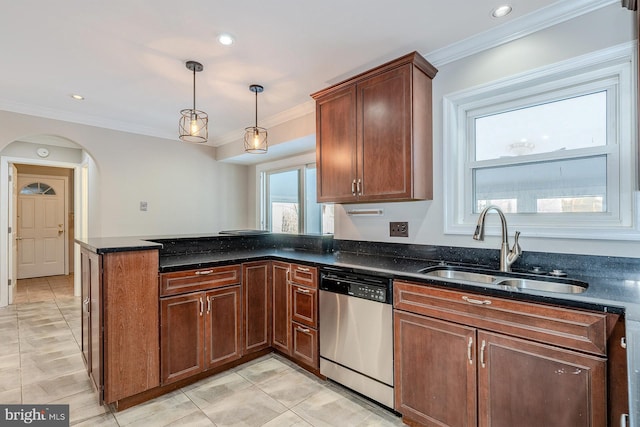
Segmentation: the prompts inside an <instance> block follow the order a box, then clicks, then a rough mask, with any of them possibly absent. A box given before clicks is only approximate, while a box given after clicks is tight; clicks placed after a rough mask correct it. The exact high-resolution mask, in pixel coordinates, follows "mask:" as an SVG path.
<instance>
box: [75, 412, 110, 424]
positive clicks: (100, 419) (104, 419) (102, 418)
mask: <svg viewBox="0 0 640 427" xmlns="http://www.w3.org/2000/svg"><path fill="white" fill-rule="evenodd" d="M71 425H72V426H74V427H119V425H118V422H117V421H116V419H115V417H114V416H113V414H111V413H107V414H102V415H98V416H96V417H93V418H89V419H87V420H84V421H80V422H78V423H77V424H74V423H71Z"/></svg>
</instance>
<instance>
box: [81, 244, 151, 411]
mask: <svg viewBox="0 0 640 427" xmlns="http://www.w3.org/2000/svg"><path fill="white" fill-rule="evenodd" d="M80 255H81V270H82V272H81V274H82V288H81V289H82V317H81V321H82V325H81V330H82V343H81V347H82V355H83V359H84V361H85V364H86V367H87V372H88V374H89V377H90V378H91V380H92V382H93V383H94V385H95V387H96V389H97V390H98V393H99V400H100V402H101V403H114V404H116V406H117V402H118V401H119V400H121V399H125V398H128V397H131V396H134V395H136V394H139V393H142V392H144V391H147V390H150V389H152V388H155V387H157V386H158V385H159V384H160V368H159V359H160V358H159V352H160V348H159V347H160V346H159V342H158V334H157V333H150V331H157V330H158V324H159V319H158V307H157V304H158V250H157V249H153V250H136V251H121V252H107V253H100V254H99V253H96V252H93V251H91V250H89V249H87V248H84V247H83V248H82V249H81V254H80Z"/></svg>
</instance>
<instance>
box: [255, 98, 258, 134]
mask: <svg viewBox="0 0 640 427" xmlns="http://www.w3.org/2000/svg"><path fill="white" fill-rule="evenodd" d="M255 94H256V129H258V91H257V90H256V92H255Z"/></svg>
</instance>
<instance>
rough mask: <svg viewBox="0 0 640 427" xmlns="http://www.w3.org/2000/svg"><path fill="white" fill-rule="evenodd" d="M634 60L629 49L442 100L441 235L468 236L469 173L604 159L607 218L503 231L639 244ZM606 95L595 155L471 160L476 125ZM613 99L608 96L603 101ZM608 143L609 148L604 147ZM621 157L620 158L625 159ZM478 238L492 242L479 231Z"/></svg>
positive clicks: (540, 217)
mask: <svg viewBox="0 0 640 427" xmlns="http://www.w3.org/2000/svg"><path fill="white" fill-rule="evenodd" d="M636 62H637V58H636V49H635V43H625V44H623V45H619V46H614V47H612V48H609V49H605V50H602V51H598V52H594V53H590V54H587V55H583V56H580V57H577V58H573V59H569V60H566V61H563V62H560V63H557V64H552V65H549V66H545V67H541V68H538V69H535V70H531V71H528V72H525V73H521V74H518V75H515V76H510V77H507V78H504V79H501V80H498V81H495V82H492V83H489V84H485V85H481V86H478V87H474V88H470V89H466V90H462V91H459V92H455V93H452V94H449V95H445V96H444V97H443V157H444V162H443V182H444V183H445V184H444V190H445V191H444V195H443V197H444V218H445V221H444V223H445V230H444V231H445V234H469V233H472V232H473V227H475V225H476V222H477V218H478V213H473V211H474V206H473V204H474V203H475V199H476V197H475V194H474V192H473V191H474V189H473V173H474V170H480V169H481V168H483V167H493V166H503V165H517V164H524V163H532V162H540V161H552V160H558V159H565V160H568V159H577V158H584V157H590V156H595V155H598V154H605V155H606V156H607V161H606V162H607V202H606V203H607V212H602V213H561V214H553V213H539V214H538V213H519V214H507V218H508V221H509V225H510V226H511V228H513V227H514V226H515V227H517V228H518V229H519V230H520V231H522V232H523V234H528V235H534V236H539V237H561V238H576V239H581V238H584V239H615V240H617V239H621V240H626V239H634V240H635V239H640V233H639V230H638V221H637V218H636V215H637V212H636V208H635V198H636V190H637V187H638V185H637V158H638V151H637V135H636V128H637V107H636V105H637V104H636V97H637V95H636V81H635V79H634V77H633V76H636V75H637V65H636ZM603 88H606V90H608V92H607V95H608V96H607V103H608V104H607V108H608V109H609V108H612V109H613V110H612V111H613V113H612V115H611V116H609V113H608V118H610V117H614V118H615V120H609V121H608V123H607V144H606V145H603V146H598V147H590V148H580V149H571V150H566V151H565V152H562V153H560V152H552V153H540V154H530V155H525V156H521V157H510V158H507V159H504V158H503V159H491V160H481V161H476V160H475V151H474V150H475V137H474V120H475V118H476V117H482V116H486V115H487V114H495V113H499V112H501V111H508V110H509V109H513V108H514V107H518V108H523V107H526V106H533V105H538V104H541V103H545V102H550V101H553V100H559V99H566V98H569V97H573V96H579V95H580V94H585V93H592V92H595V91H597V90H602V89H603ZM609 95H615V96H609ZM609 138H613V140H609ZM627 154H628V156H627ZM486 234H488V235H499V234H500V227H499V226H498V225H489V223H487V229H486Z"/></svg>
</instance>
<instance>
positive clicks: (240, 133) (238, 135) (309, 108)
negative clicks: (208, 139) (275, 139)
mask: <svg viewBox="0 0 640 427" xmlns="http://www.w3.org/2000/svg"><path fill="white" fill-rule="evenodd" d="M315 110H316V103H315V101H314V100H309V101H306V102H304V103H303V104H299V105H296V106H295V107H293V108H289V109H288V110H285V111H282V112H280V113H277V114H274V115H273V116H269V117H267V118H265V119H263V120H261V121H260V126H262V127H264V128H267V129H269V128H271V127H273V126H277V125H279V124H282V123H285V122H288V121H290V120H294V119H297V118H299V117H302V116H306V115H307V114H310V113H313V112H314V111H315ZM243 138H244V128H242V129H237V130H234V131H231V132H227V133H226V134H224V135H221V136H219V137H216V138H213V140H212V145H213V146H214V147H219V146H221V145H225V144H229V143H231V142H235V141H241V140H242V139H243Z"/></svg>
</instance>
